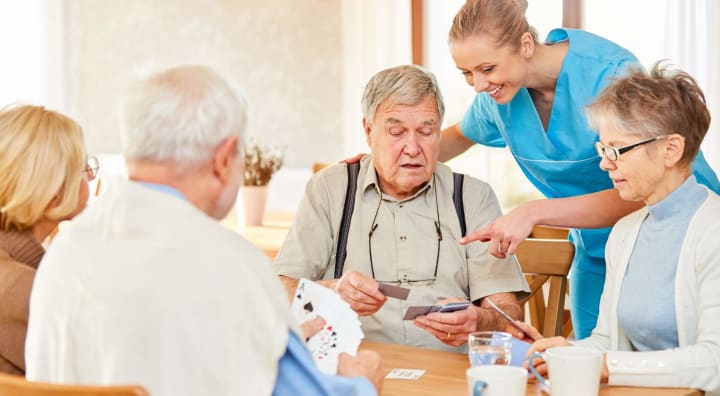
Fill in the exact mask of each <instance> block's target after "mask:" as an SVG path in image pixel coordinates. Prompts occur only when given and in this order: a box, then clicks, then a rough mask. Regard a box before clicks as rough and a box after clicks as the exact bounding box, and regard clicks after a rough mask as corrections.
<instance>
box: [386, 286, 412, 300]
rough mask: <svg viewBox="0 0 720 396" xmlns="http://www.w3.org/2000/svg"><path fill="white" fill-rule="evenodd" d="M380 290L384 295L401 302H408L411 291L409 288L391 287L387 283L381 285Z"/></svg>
mask: <svg viewBox="0 0 720 396" xmlns="http://www.w3.org/2000/svg"><path fill="white" fill-rule="evenodd" d="M379 289H380V292H382V294H384V295H386V296H388V297H392V298H397V299H400V300H407V298H408V295H409V294H410V289H408V288H405V287H400V286H395V285H389V284H387V283H380V287H379Z"/></svg>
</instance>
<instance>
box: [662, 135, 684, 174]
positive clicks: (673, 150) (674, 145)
mask: <svg viewBox="0 0 720 396" xmlns="http://www.w3.org/2000/svg"><path fill="white" fill-rule="evenodd" d="M684 151H685V138H683V137H682V136H681V135H679V134H677V133H673V134H672V135H669V136H668V137H666V138H665V144H664V145H663V156H664V157H665V166H666V167H668V168H672V167H673V166H675V165H677V163H678V162H680V159H681V158H682V156H683V152H684Z"/></svg>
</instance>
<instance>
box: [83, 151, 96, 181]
mask: <svg viewBox="0 0 720 396" xmlns="http://www.w3.org/2000/svg"><path fill="white" fill-rule="evenodd" d="M98 170H100V162H99V161H98V159H97V157H95V156H94V155H91V156H89V157H87V160H86V163H85V178H86V179H87V181H93V180H95V178H96V177H97V173H98Z"/></svg>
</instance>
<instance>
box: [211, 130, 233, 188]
mask: <svg viewBox="0 0 720 396" xmlns="http://www.w3.org/2000/svg"><path fill="white" fill-rule="evenodd" d="M237 144H238V142H237V136H231V137H229V138H227V139H225V140H223V141H222V143H220V145H219V146H218V147H217V148H216V149H215V154H214V155H213V159H212V171H213V175H215V177H216V178H217V179H218V181H220V183H221V184H222V185H223V186H224V185H226V184H227V183H228V180H230V178H231V177H232V172H233V171H234V169H233V166H234V163H235V157H237V155H238V152H237Z"/></svg>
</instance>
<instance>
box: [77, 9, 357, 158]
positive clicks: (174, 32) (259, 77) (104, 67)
mask: <svg viewBox="0 0 720 396" xmlns="http://www.w3.org/2000/svg"><path fill="white" fill-rule="evenodd" d="M67 5H68V8H67V10H66V11H67V15H66V19H65V22H66V26H67V31H68V35H67V43H66V44H67V48H68V50H69V57H68V60H67V61H68V63H69V74H70V79H71V80H70V81H71V82H70V84H69V90H70V92H69V102H70V103H69V107H70V112H71V113H72V114H73V115H74V116H75V117H76V118H77V119H78V121H79V122H80V123H81V124H82V125H83V127H84V128H85V131H86V135H87V142H88V148H89V150H90V151H91V152H96V153H110V152H119V150H120V138H119V128H120V117H119V108H120V105H121V99H122V94H123V92H124V90H125V87H126V86H127V85H128V83H129V82H130V81H131V80H132V79H133V78H134V76H136V75H143V74H147V73H148V72H152V71H153V70H158V69H160V68H164V67H168V66H172V65H177V64H184V63H202V64H207V65H210V66H212V67H215V68H217V69H218V70H219V71H220V72H222V73H223V74H224V75H225V76H227V77H229V78H231V79H233V80H235V81H236V82H237V83H238V85H240V86H241V87H242V88H243V89H244V90H245V92H246V94H247V96H248V101H249V102H250V109H251V121H250V126H251V130H250V135H252V136H256V137H258V139H259V140H261V141H262V142H268V143H273V144H278V143H280V144H286V145H288V151H287V155H286V163H287V164H288V165H289V166H309V164H310V163H312V162H313V161H316V160H317V159H322V158H328V154H327V152H328V149H327V147H330V148H333V147H342V144H343V134H342V133H341V124H342V120H341V111H342V92H341V91H342V90H341V85H342V81H341V78H342V62H341V56H340V54H341V26H340V19H341V2H340V1H337V0H302V1H300V0H214V1H195V0H153V1H147V0H103V1H96V0H70V1H68V3H67Z"/></svg>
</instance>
